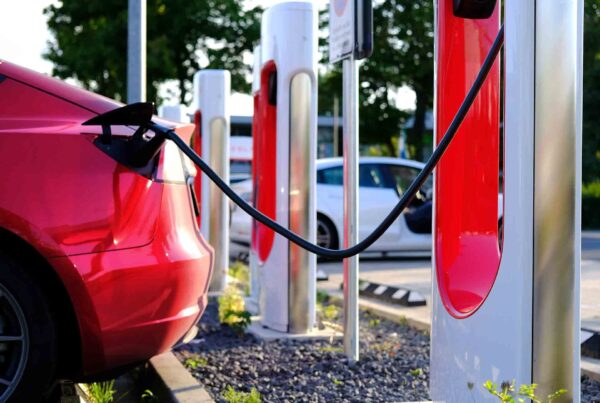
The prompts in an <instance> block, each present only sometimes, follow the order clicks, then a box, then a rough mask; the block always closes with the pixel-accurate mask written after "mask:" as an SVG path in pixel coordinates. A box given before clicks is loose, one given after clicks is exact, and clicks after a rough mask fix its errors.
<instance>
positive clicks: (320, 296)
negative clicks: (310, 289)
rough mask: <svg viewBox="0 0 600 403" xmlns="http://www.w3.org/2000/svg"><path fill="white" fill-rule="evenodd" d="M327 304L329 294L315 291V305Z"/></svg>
mask: <svg viewBox="0 0 600 403" xmlns="http://www.w3.org/2000/svg"><path fill="white" fill-rule="evenodd" d="M327 302H329V294H328V293H327V291H323V290H317V304H325V303H327Z"/></svg>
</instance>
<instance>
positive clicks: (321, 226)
mask: <svg viewBox="0 0 600 403" xmlns="http://www.w3.org/2000/svg"><path fill="white" fill-rule="evenodd" d="M423 166H424V164H422V163H420V162H417V161H411V160H406V159H400V158H389V157H361V158H360V164H359V167H360V168H359V178H360V179H359V186H360V191H359V206H360V216H359V220H360V222H359V224H360V225H359V231H360V234H359V237H360V239H364V238H365V237H366V236H367V235H368V234H370V233H371V232H372V231H373V230H374V229H375V228H376V227H377V226H378V225H379V224H380V223H381V222H382V221H383V219H384V218H385V217H386V216H387V215H388V214H389V213H390V212H391V210H392V208H393V207H394V206H395V205H396V204H397V203H398V201H399V200H400V197H401V196H402V194H403V192H404V190H405V189H406V188H407V187H408V186H409V185H410V183H411V182H412V181H413V179H414V178H415V177H416V176H417V175H418V174H419V171H420V170H421V169H422V167H423ZM316 168H317V189H316V190H317V243H318V244H319V245H321V246H324V247H327V248H333V249H336V248H338V247H339V246H340V245H343V225H344V224H343V211H344V208H343V207H344V205H343V203H344V200H343V198H344V195H343V160H342V159H341V158H325V159H320V160H317V164H316ZM234 190H236V192H238V194H239V195H241V196H242V197H243V198H244V199H245V200H247V201H250V200H251V199H252V181H251V180H247V181H244V182H240V183H238V184H236V185H234ZM431 195H432V182H431V179H429V180H428V181H427V183H426V184H425V185H424V187H423V189H422V191H421V192H420V193H419V195H418V196H417V198H415V199H414V200H413V203H412V204H411V206H410V207H409V208H408V209H407V210H406V211H405V212H404V213H403V214H402V215H401V216H400V218H399V219H398V220H397V221H396V222H395V223H394V224H393V225H392V226H391V227H390V228H389V229H388V231H386V233H385V234H384V235H383V237H381V238H380V239H379V240H378V241H377V242H375V243H374V244H373V245H372V246H371V247H370V248H369V249H368V250H367V252H400V253H402V254H403V255H407V256H408V255H411V256H427V255H430V254H431ZM251 225H252V220H251V218H250V216H248V215H247V214H246V213H245V212H244V211H242V210H241V209H239V208H235V207H234V208H233V211H232V216H231V230H230V236H231V240H232V241H234V242H236V243H240V244H244V245H248V244H249V243H250V233H251Z"/></svg>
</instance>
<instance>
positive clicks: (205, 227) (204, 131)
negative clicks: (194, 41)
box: [194, 70, 231, 291]
mask: <svg viewBox="0 0 600 403" xmlns="http://www.w3.org/2000/svg"><path fill="white" fill-rule="evenodd" d="M230 94H231V75H230V73H229V72H228V71H226V70H202V71H199V72H197V73H196V74H195V75H194V107H195V109H196V118H195V120H196V124H197V125H198V126H199V134H200V136H199V137H200V139H199V140H200V144H199V145H200V147H199V148H200V150H199V151H200V154H201V156H202V159H204V161H206V162H207V163H208V164H209V165H210V166H211V167H212V168H213V169H214V171H215V172H216V173H217V175H219V176H220V177H221V178H222V179H223V180H224V181H225V182H229V134H230V112H229V103H230ZM195 148H196V150H198V148H197V147H195ZM200 181H201V185H200V192H199V193H200V194H199V195H198V198H199V199H200V230H201V232H202V235H204V237H205V238H206V239H207V240H208V242H209V243H210V244H211V245H212V246H213V248H214V249H215V261H214V269H213V276H212V280H211V284H210V290H211V291H223V290H224V289H225V286H226V282H227V272H228V269H229V202H228V199H227V197H226V196H225V195H224V194H223V193H222V192H221V191H220V190H219V188H217V186H216V185H215V184H214V183H212V182H211V181H210V180H209V179H208V177H206V175H205V174H204V173H203V174H202V175H201V178H200Z"/></svg>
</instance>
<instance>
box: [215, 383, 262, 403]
mask: <svg viewBox="0 0 600 403" xmlns="http://www.w3.org/2000/svg"><path fill="white" fill-rule="evenodd" d="M223 399H225V401H226V402H227V403H261V402H262V397H261V396H260V393H258V390H256V389H255V388H252V389H251V390H250V392H249V393H247V392H238V391H237V390H235V389H234V388H233V387H231V386H228V387H227V390H226V391H225V393H223Z"/></svg>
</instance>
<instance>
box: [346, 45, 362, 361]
mask: <svg viewBox="0 0 600 403" xmlns="http://www.w3.org/2000/svg"><path fill="white" fill-rule="evenodd" d="M343 63H344V90H343V97H344V103H343V108H344V132H343V133H344V248H348V247H350V246H352V245H356V244H357V243H358V64H357V62H356V60H355V59H354V56H351V57H350V58H349V59H345V60H344V62H343ZM344 351H345V353H346V356H347V357H348V358H349V359H350V360H352V361H358V358H359V351H358V255H357V256H353V257H350V258H348V259H344Z"/></svg>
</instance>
